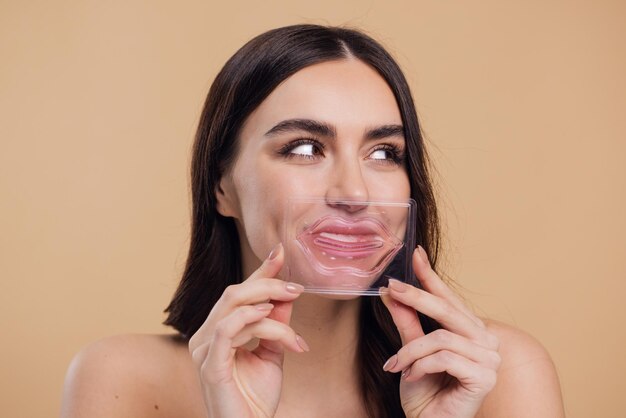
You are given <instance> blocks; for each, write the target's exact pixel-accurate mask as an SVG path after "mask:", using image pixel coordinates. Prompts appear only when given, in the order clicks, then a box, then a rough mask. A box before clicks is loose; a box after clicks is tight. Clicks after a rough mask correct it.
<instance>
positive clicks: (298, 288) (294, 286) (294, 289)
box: [285, 282, 304, 293]
mask: <svg viewBox="0 0 626 418" xmlns="http://www.w3.org/2000/svg"><path fill="white" fill-rule="evenodd" d="M285 288H286V289H287V291H288V292H291V293H302V292H303V291H304V286H302V285H301V284H298V283H293V282H288V283H287V284H286V285H285Z"/></svg>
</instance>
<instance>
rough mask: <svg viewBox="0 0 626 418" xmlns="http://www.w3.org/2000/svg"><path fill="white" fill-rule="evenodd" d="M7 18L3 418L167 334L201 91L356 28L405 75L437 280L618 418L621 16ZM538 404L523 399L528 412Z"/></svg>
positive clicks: (0, 311)
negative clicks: (442, 268)
mask: <svg viewBox="0 0 626 418" xmlns="http://www.w3.org/2000/svg"><path fill="white" fill-rule="evenodd" d="M313 3H314V2H301V4H294V3H293V2H291V1H287V0H283V1H265V2H250V3H249V4H248V3H246V2H240V1H228V2H224V3H220V4H213V3H211V2H208V1H187V2H176V3H175V2H168V1H159V2H155V1H143V2H141V1H118V2H99V1H82V2H81V1H48V2H42V1H39V2H38V1H17V0H16V1H13V2H7V1H1V0H0V318H2V333H3V336H2V343H1V345H0V373H1V380H0V411H1V412H0V414H1V415H2V416H6V417H14V418H18V417H29V418H30V417H44V416H54V415H56V414H58V410H59V405H60V396H61V388H62V382H63V376H64V372H65V369H66V367H67V365H68V362H69V361H70V359H71V357H72V355H73V354H74V353H75V352H76V351H77V350H79V349H80V347H81V346H83V345H84V344H86V343H88V342H90V341H93V340H95V339H97V338H100V337H103V336H106V335H111V334H117V333H127V332H164V331H166V329H165V328H164V327H162V326H161V325H160V322H161V321H162V320H163V318H164V316H163V314H162V310H163V308H164V307H165V306H166V304H167V302H168V300H169V297H170V296H171V294H172V292H173V290H174V288H175V285H176V283H177V280H178V278H179V275H180V273H181V270H182V267H183V264H184V261H185V255H186V246H187V240H188V226H189V216H188V215H189V206H188V193H187V172H188V163H189V151H190V145H191V140H192V136H193V132H194V129H195V124H196V121H197V118H198V115H199V112H200V109H201V105H202V103H203V100H204V96H205V94H206V92H207V90H208V87H209V85H210V83H211V80H212V79H213V77H214V76H215V74H216V72H217V71H218V70H219V68H220V67H221V65H222V64H223V63H224V62H225V60H226V59H227V58H228V57H229V56H230V55H231V54H232V53H234V51H235V50H236V49H237V48H238V47H239V46H241V45H242V44H243V43H244V42H245V41H247V40H248V39H249V38H250V37H252V36H254V35H256V34H258V33H260V32H262V31H264V30H267V29H270V28H273V27H276V26H282V25H285V24H292V23H300V22H311V23H330V24H349V25H354V26H358V27H361V28H363V29H366V30H368V31H369V32H370V33H371V34H372V35H373V36H374V37H376V38H377V39H379V40H381V41H382V42H383V43H384V44H385V45H386V46H387V47H388V48H389V49H390V50H391V51H392V52H393V53H394V54H395V55H396V57H397V58H398V60H399V61H400V63H401V65H402V66H403V68H404V69H405V72H406V74H407V76H408V78H409V79H410V81H411V84H412V86H413V88H414V95H415V98H416V102H417V106H418V111H419V115H420V116H421V120H422V122H423V125H424V129H425V132H426V134H427V136H428V139H429V141H430V142H431V143H432V153H433V156H434V158H435V160H436V162H437V166H438V170H439V172H440V177H439V184H440V188H441V200H442V204H443V206H442V207H443V208H444V211H445V214H446V221H447V224H448V228H447V248H448V263H447V265H448V267H447V272H448V274H449V275H451V276H452V277H454V278H455V280H456V281H457V282H458V283H459V284H460V285H461V286H463V288H465V290H463V293H464V294H465V295H466V296H467V298H468V299H469V300H470V302H471V303H472V304H473V305H474V306H475V307H476V309H477V310H478V311H479V312H481V313H482V314H483V315H488V316H491V317H494V318H497V319H501V320H504V321H507V322H509V323H513V324H516V325H518V326H519V327H521V328H523V329H525V330H527V331H529V332H531V333H532V334H533V335H535V336H536V337H537V338H538V339H540V340H541V341H542V342H543V343H544V344H545V346H546V347H547V348H548V350H549V351H550V352H551V353H552V355H553V357H554V359H555V362H556V364H557V367H558V371H559V374H560V377H561V380H562V385H563V391H564V396H565V401H566V405H567V412H568V416H569V417H581V418H582V417H592V416H593V417H622V416H623V415H622V414H623V411H622V409H623V408H622V407H621V404H623V402H618V399H619V398H620V397H621V398H622V399H623V388H624V384H623V375H624V372H625V371H626V356H624V346H625V343H626V331H625V327H624V319H626V303H624V301H623V299H624V293H625V292H626V284H625V279H626V267H625V263H624V261H623V256H624V253H625V251H624V250H625V243H626V239H625V238H624V237H625V236H626V222H625V220H624V219H625V218H626V217H625V214H626V196H625V190H626V164H625V162H626V161H625V158H624V156H625V155H626V141H625V138H624V132H625V128H626V122H625V120H626V118H624V112H625V109H626V83H625V77H624V74H626V48H625V47H624V45H625V41H626V24H625V23H624V22H626V3H624V2H622V1H608V0H604V1H592V0H588V1H565V0H563V1H540V0H535V1H514V2H513V1H505V2H503V1H500V0H493V1H446V0H432V1H412V2H408V1H407V2H400V1H391V2H386V3H383V2H382V1H379V2H375V1H369V2H359V1H346V2H343V3H342V4H336V2H334V1H321V2H319V1H318V2H315V3H316V4H313ZM529 402H532V399H529Z"/></svg>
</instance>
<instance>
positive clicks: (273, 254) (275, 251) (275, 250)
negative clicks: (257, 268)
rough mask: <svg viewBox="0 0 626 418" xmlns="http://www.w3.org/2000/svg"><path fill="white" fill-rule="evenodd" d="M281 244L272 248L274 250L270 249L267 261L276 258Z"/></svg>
mask: <svg viewBox="0 0 626 418" xmlns="http://www.w3.org/2000/svg"><path fill="white" fill-rule="evenodd" d="M282 245H283V244H282V243H280V242H279V243H278V244H276V246H274V248H272V251H270V255H269V256H268V257H267V259H268V260H273V259H275V258H276V257H277V256H278V253H279V252H280V247H282Z"/></svg>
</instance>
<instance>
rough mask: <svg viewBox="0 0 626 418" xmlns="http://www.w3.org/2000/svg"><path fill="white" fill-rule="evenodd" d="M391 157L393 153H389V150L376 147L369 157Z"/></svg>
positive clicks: (376, 158) (384, 158) (380, 158)
mask: <svg viewBox="0 0 626 418" xmlns="http://www.w3.org/2000/svg"><path fill="white" fill-rule="evenodd" d="M392 157H393V155H392V154H391V152H390V151H389V150H386V149H377V150H376V151H374V152H373V153H371V154H370V158H371V159H372V160H387V159H389V158H392Z"/></svg>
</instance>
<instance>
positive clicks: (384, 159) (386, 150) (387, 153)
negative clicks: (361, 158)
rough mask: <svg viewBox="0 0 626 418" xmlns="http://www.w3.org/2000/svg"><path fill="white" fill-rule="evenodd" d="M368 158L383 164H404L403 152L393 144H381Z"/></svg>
mask: <svg viewBox="0 0 626 418" xmlns="http://www.w3.org/2000/svg"><path fill="white" fill-rule="evenodd" d="M368 158H369V159H371V160H374V161H377V162H381V163H384V164H397V165H400V164H402V163H403V162H404V150H402V149H401V148H400V147H398V146H397V145H394V144H382V145H379V146H377V147H376V148H375V149H374V150H373V151H372V152H371V153H370V155H369V156H368Z"/></svg>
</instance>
